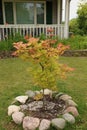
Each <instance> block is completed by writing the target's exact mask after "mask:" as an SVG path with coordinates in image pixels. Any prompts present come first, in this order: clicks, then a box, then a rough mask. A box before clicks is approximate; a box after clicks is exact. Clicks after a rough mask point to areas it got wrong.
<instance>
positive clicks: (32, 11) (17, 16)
mask: <svg viewBox="0 0 87 130" xmlns="http://www.w3.org/2000/svg"><path fill="white" fill-rule="evenodd" d="M13 10H14V11H13ZM4 12H5V16H4V18H5V19H4V22H5V23H8V24H13V23H15V24H44V23H45V16H46V14H45V13H46V9H45V2H4Z"/></svg>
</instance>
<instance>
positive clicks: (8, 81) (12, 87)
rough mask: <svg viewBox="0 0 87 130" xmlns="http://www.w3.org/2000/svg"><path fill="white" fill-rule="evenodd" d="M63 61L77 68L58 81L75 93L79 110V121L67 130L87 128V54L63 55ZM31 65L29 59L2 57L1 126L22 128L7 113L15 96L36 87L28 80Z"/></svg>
mask: <svg viewBox="0 0 87 130" xmlns="http://www.w3.org/2000/svg"><path fill="white" fill-rule="evenodd" d="M61 61H62V62H63V63H67V64H68V65H69V66H71V67H74V68H75V71H74V72H72V73H70V74H69V75H68V78H67V80H64V81H58V86H59V88H58V90H59V91H62V92H65V93H67V94H69V95H71V96H72V97H73V99H74V101H75V102H76V103H77V104H78V110H79V113H80V118H78V119H77V120H76V124H75V125H72V126H71V125H70V126H69V125H68V126H67V127H66V128H65V129H64V130H87V58H86V57H62V58H61ZM28 66H29V63H27V62H24V61H22V60H20V59H17V58H13V59H2V60H0V130H22V128H21V126H17V125H15V124H14V123H13V122H12V120H11V118H9V117H8V115H7V108H8V106H9V105H10V104H11V102H12V101H13V99H14V98H15V97H16V96H18V95H23V94H24V93H25V91H27V90H28V89H37V88H34V87H32V86H31V85H30V83H29V73H28V71H27V68H28Z"/></svg>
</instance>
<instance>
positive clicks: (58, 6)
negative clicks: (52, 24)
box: [57, 0, 61, 25]
mask: <svg viewBox="0 0 87 130" xmlns="http://www.w3.org/2000/svg"><path fill="white" fill-rule="evenodd" d="M60 4H61V0H57V14H58V15H57V24H58V25H59V24H60V18H61V16H60V14H61V13H60V11H61V10H60V9H61V7H60Z"/></svg>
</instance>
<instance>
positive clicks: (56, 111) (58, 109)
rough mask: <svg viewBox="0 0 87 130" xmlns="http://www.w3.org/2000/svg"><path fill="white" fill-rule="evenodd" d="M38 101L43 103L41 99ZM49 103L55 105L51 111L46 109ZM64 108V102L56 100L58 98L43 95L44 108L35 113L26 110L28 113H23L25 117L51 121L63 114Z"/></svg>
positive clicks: (65, 105)
mask: <svg viewBox="0 0 87 130" xmlns="http://www.w3.org/2000/svg"><path fill="white" fill-rule="evenodd" d="M40 101H43V99H41V100H40ZM32 102H33V101H32ZM50 102H51V103H54V104H55V106H54V107H53V109H48V104H49V103H50ZM66 107H67V104H66V102H65V101H64V100H62V99H58V98H57V99H55V98H50V96H49V95H45V97H44V106H43V107H42V108H39V109H37V110H36V111H31V110H28V111H25V113H26V115H30V116H33V117H37V118H39V119H50V120H51V119H53V118H57V117H58V116H60V115H61V114H63V112H64V110H65V108H66Z"/></svg>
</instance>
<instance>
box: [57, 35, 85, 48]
mask: <svg viewBox="0 0 87 130" xmlns="http://www.w3.org/2000/svg"><path fill="white" fill-rule="evenodd" d="M59 42H62V43H63V44H64V45H70V49H71V50H81V49H87V36H79V35H78V36H72V37H70V38H68V39H63V40H59V41H58V43H59Z"/></svg>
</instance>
